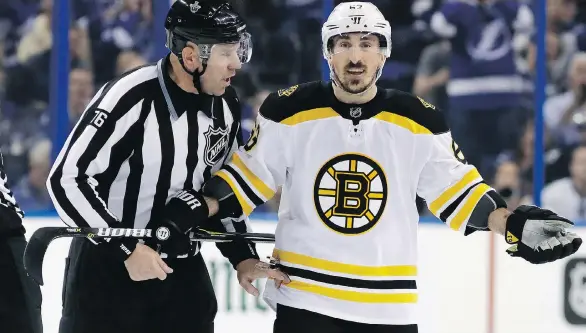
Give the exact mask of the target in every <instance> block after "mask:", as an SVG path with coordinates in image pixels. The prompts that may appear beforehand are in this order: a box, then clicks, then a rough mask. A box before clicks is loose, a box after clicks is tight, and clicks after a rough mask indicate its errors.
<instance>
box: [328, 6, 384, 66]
mask: <svg viewBox="0 0 586 333" xmlns="http://www.w3.org/2000/svg"><path fill="white" fill-rule="evenodd" d="M351 32H364V33H371V34H374V35H376V36H378V37H379V40H380V46H381V51H382V53H383V54H384V55H385V57H387V58H388V57H390V55H391V25H390V24H389V21H387V20H385V17H384V15H383V14H382V13H381V12H380V10H379V9H378V8H377V7H376V6H375V5H373V4H372V3H370V2H344V3H341V4H339V5H337V6H336V8H334V10H333V11H332V13H331V14H330V16H329V17H328V20H327V21H326V22H325V23H324V25H323V26H322V30H321V40H322V47H323V55H324V57H325V58H326V59H327V58H328V56H329V55H331V54H330V52H331V49H332V42H331V39H332V38H333V37H335V36H340V35H342V34H346V33H351Z"/></svg>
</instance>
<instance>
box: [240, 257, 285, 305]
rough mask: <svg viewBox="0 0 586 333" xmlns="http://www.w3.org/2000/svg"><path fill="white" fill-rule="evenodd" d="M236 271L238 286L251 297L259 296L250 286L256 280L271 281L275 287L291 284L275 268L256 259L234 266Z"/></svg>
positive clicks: (283, 274) (256, 290)
mask: <svg viewBox="0 0 586 333" xmlns="http://www.w3.org/2000/svg"><path fill="white" fill-rule="evenodd" d="M236 271H237V272H238V274H237V276H238V282H239V283H240V286H242V288H244V290H246V292H248V293H249V294H251V295H252V296H258V295H259V291H258V289H256V288H255V287H254V286H253V285H252V282H254V280H256V279H262V278H268V279H273V280H275V283H276V284H277V286H280V285H281V283H285V284H287V283H289V282H291V280H290V279H289V277H288V276H287V274H285V273H283V272H281V271H280V270H279V269H277V268H271V266H270V265H269V264H268V263H266V262H263V261H260V260H258V259H246V260H243V261H242V262H241V263H239V264H238V265H237V266H236Z"/></svg>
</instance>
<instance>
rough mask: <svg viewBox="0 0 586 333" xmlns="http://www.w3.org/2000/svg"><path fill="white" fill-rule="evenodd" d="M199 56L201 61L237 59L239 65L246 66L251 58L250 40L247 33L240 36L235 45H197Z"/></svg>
mask: <svg viewBox="0 0 586 333" xmlns="http://www.w3.org/2000/svg"><path fill="white" fill-rule="evenodd" d="M198 47H199V51H200V56H201V57H202V59H205V60H207V61H210V59H212V58H213V59H238V61H240V63H242V64H246V63H248V62H249V61H250V58H251V57H252V38H251V36H250V34H249V33H248V32H244V33H242V34H241V37H240V41H239V42H237V43H221V44H199V45H198Z"/></svg>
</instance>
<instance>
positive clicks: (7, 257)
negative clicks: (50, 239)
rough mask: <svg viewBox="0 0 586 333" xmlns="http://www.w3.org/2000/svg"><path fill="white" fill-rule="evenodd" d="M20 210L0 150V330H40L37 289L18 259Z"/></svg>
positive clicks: (23, 332) (21, 241)
mask: <svg viewBox="0 0 586 333" xmlns="http://www.w3.org/2000/svg"><path fill="white" fill-rule="evenodd" d="M23 217H24V213H23V212H22V210H21V209H20V207H19V206H18V203H17V202H16V200H15V198H14V195H13V193H12V191H11V190H10V188H9V186H8V177H7V175H6V173H5V172H4V161H3V159H2V155H1V154H0V272H2V279H1V281H2V283H0V331H1V332H3V333H41V332H43V324H42V319H41V300H42V296H41V289H40V288H39V286H38V285H37V284H36V283H35V282H34V281H33V280H32V279H31V278H30V277H28V276H27V274H26V272H25V270H24V265H23V261H22V256H23V254H24V249H25V247H26V239H25V237H24V233H25V229H24V227H23V225H22V218H23Z"/></svg>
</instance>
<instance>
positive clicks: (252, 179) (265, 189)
mask: <svg viewBox="0 0 586 333" xmlns="http://www.w3.org/2000/svg"><path fill="white" fill-rule="evenodd" d="M232 163H233V164H234V165H235V166H236V167H237V168H238V169H235V170H236V171H238V170H240V171H242V173H241V174H240V176H241V177H242V178H243V179H244V180H245V181H248V182H249V183H250V185H252V187H253V188H254V189H256V191H257V192H259V193H261V194H262V195H263V196H264V199H265V200H266V201H268V200H270V199H271V198H272V197H273V196H274V195H275V191H273V190H272V189H271V188H270V187H269V186H268V185H267V184H265V183H264V182H263V181H262V180H261V179H260V178H259V177H258V176H256V175H255V174H254V173H253V172H252V171H250V169H249V168H248V167H247V166H246V164H244V162H243V161H242V159H241V158H240V156H238V153H235V154H234V155H233V157H232Z"/></svg>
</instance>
